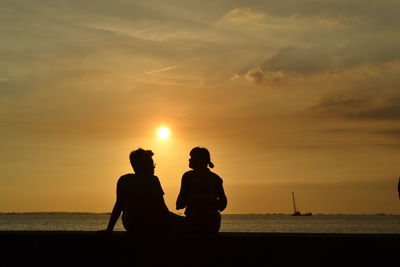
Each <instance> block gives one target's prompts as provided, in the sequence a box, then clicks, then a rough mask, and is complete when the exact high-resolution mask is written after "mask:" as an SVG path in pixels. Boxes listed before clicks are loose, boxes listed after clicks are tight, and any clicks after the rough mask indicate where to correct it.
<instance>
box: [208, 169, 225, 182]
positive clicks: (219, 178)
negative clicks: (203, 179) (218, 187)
mask: <svg viewBox="0 0 400 267" xmlns="http://www.w3.org/2000/svg"><path fill="white" fill-rule="evenodd" d="M210 173H211V176H212V177H213V179H215V180H216V181H217V182H219V183H221V184H222V183H223V180H222V178H221V177H220V176H219V175H218V174H216V173H215V172H212V171H210Z"/></svg>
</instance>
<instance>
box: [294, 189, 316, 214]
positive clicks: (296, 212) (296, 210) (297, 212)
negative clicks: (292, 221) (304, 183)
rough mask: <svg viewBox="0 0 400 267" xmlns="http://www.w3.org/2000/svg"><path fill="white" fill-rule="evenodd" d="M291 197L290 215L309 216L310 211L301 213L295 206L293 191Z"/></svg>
mask: <svg viewBox="0 0 400 267" xmlns="http://www.w3.org/2000/svg"><path fill="white" fill-rule="evenodd" d="M292 198H293V208H294V212H293V213H292V216H311V215H312V213H311V212H307V213H303V214H302V213H301V212H300V211H299V210H298V209H297V207H296V200H295V198H294V192H292Z"/></svg>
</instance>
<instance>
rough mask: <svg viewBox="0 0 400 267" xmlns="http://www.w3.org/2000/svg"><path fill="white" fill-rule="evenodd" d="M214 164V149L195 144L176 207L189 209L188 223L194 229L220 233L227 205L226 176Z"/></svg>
mask: <svg viewBox="0 0 400 267" xmlns="http://www.w3.org/2000/svg"><path fill="white" fill-rule="evenodd" d="M208 166H209V167H210V168H213V167H214V164H212V163H211V161H210V152H208V150H207V149H206V148H200V147H195V148H193V149H192V151H190V159H189V167H190V168H191V169H193V170H191V171H188V172H185V173H184V174H183V177H182V183H181V189H180V192H179V196H178V199H177V201H176V209H184V208H186V209H185V215H186V219H187V226H188V229H189V231H191V232H201V233H217V232H218V230H219V228H220V226H221V214H220V213H219V212H220V211H223V210H224V209H225V208H226V205H227V199H226V196H225V192H224V188H223V186H222V179H221V178H220V177H219V176H218V175H217V174H215V173H213V172H211V171H210V169H209V168H208Z"/></svg>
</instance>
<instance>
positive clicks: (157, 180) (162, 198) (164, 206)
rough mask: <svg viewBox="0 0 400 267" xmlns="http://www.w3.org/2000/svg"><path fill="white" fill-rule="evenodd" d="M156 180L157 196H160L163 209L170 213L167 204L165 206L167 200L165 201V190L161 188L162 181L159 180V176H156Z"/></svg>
mask: <svg viewBox="0 0 400 267" xmlns="http://www.w3.org/2000/svg"><path fill="white" fill-rule="evenodd" d="M154 177H155V180H156V189H155V190H156V195H158V196H159V200H158V202H159V203H160V206H161V209H162V210H163V211H164V212H166V213H169V209H168V207H167V204H165V200H164V190H163V189H162V187H161V183H160V180H159V179H158V177H157V176H154Z"/></svg>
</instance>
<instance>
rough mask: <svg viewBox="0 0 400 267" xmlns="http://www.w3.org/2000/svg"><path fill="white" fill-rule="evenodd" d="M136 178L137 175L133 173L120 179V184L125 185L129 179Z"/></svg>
mask: <svg viewBox="0 0 400 267" xmlns="http://www.w3.org/2000/svg"><path fill="white" fill-rule="evenodd" d="M134 176H135V174H133V173H127V174H124V175H122V176H121V177H119V179H118V183H125V182H126V181H128V180H129V179H131V178H132V177H134Z"/></svg>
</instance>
